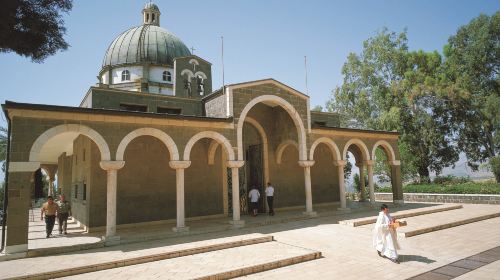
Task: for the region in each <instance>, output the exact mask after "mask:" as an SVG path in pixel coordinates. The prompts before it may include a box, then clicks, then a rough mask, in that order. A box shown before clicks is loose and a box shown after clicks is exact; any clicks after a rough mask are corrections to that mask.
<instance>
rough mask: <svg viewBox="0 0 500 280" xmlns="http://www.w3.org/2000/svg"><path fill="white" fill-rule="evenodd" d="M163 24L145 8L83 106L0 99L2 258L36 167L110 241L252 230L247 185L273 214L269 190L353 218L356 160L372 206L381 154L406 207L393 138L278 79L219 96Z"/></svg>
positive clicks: (107, 58)
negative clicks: (349, 178)
mask: <svg viewBox="0 0 500 280" xmlns="http://www.w3.org/2000/svg"><path fill="white" fill-rule="evenodd" d="M160 19H161V12H160V9H159V8H158V6H157V5H155V4H153V3H148V4H147V5H146V6H145V7H144V9H143V10H142V24H141V25H140V26H137V27H133V28H130V29H128V30H126V31H124V32H123V33H121V34H120V35H118V37H116V39H114V40H113V41H112V42H111V44H110V45H109V47H108V49H107V51H106V52H105V55H104V60H103V63H102V68H101V70H100V72H99V73H98V76H97V78H98V82H97V84H96V85H95V86H91V87H90V88H89V90H88V91H87V93H86V94H85V96H84V97H83V99H82V101H81V103H80V105H79V106H54V105H45V104H43V105H42V104H29V103H18V102H11V101H5V103H4V104H3V105H2V108H3V111H4V114H5V116H6V118H7V120H8V125H9V136H10V141H9V145H8V146H9V150H8V165H7V170H6V173H7V186H6V189H8V191H7V192H6V195H7V196H8V208H7V217H8V218H7V232H6V252H7V253H16V252H26V251H27V250H28V212H29V211H28V210H29V208H30V203H31V201H32V196H33V195H32V193H33V188H34V187H33V178H34V172H35V171H37V170H38V169H40V168H41V169H43V170H45V172H46V174H48V177H49V180H50V186H51V187H50V190H49V192H50V194H53V195H56V194H57V193H61V194H64V195H65V196H66V198H67V200H69V201H70V202H71V205H72V209H73V217H74V219H75V220H76V221H77V222H78V223H79V224H80V225H81V226H82V227H84V228H85V229H86V230H87V231H89V232H97V231H103V232H105V238H106V239H107V240H110V241H113V240H118V239H119V234H117V229H118V230H119V229H121V228H127V227H134V226H143V225H162V224H165V231H170V230H174V231H187V230H189V223H190V221H192V220H200V219H206V220H207V222H209V221H210V219H213V218H222V217H228V224H229V226H230V227H231V226H232V227H244V226H245V225H244V220H243V219H242V218H241V216H242V215H247V214H248V213H249V209H248V208H249V204H250V203H248V192H249V190H250V189H251V188H252V187H254V186H255V187H256V188H257V189H258V190H260V193H261V194H262V196H261V198H260V203H259V208H260V209H259V211H260V212H265V211H266V208H267V205H266V203H265V197H264V191H263V189H264V186H265V184H266V183H267V182H271V183H272V185H273V186H274V187H275V202H274V203H275V208H276V210H277V211H280V210H286V209H303V212H304V215H315V212H314V211H315V207H317V206H320V205H321V206H324V207H327V206H328V205H331V207H332V209H335V210H337V209H340V210H342V211H348V210H349V208H348V204H347V203H346V190H345V189H346V186H345V182H344V181H345V180H344V177H345V176H344V169H345V166H346V164H347V162H348V156H347V155H348V153H349V154H351V155H352V156H354V159H355V162H356V165H357V166H358V167H359V170H360V171H359V173H360V175H361V176H360V178H361V179H360V181H361V182H360V184H361V186H362V188H361V189H362V192H364V190H365V186H366V197H367V199H368V200H370V201H371V202H375V195H374V179H373V177H374V175H373V169H374V160H375V151H376V150H377V149H381V150H382V151H384V152H385V155H386V158H387V164H388V166H389V169H390V174H391V183H392V190H393V199H394V201H395V202H398V203H402V202H403V201H402V199H403V193H402V184H401V174H400V173H401V171H400V161H399V152H398V146H397V142H398V137H399V134H398V133H397V132H389V131H373V130H362V129H350V128H345V127H340V121H339V115H338V114H335V113H324V112H314V111H311V110H310V100H309V96H307V95H306V94H304V93H302V92H300V91H298V90H296V89H294V88H292V87H290V86H287V85H286V84H284V83H282V82H279V81H277V80H274V79H272V78H270V79H262V80H257V81H247V82H241V83H235V84H227V85H224V86H223V87H222V88H220V89H213V88H212V73H211V71H212V70H211V63H210V62H209V61H207V60H205V59H204V58H201V57H198V56H196V55H194V54H193V53H191V52H190V49H189V48H187V47H186V45H185V44H184V43H183V42H182V41H181V39H179V38H178V37H177V36H175V35H174V34H172V33H171V32H169V31H167V30H166V29H164V28H163V27H161V25H160ZM56 177H57V191H56V190H54V182H55V181H56ZM365 177H366V178H367V182H365ZM278 215H279V213H278ZM171 223H175V225H176V226H175V227H174V228H173V229H172V227H171V226H168V227H167V225H168V224H171ZM103 235H104V234H103Z"/></svg>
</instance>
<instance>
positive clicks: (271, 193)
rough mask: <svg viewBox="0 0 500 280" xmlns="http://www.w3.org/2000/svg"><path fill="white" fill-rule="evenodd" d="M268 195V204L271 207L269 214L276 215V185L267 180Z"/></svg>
mask: <svg viewBox="0 0 500 280" xmlns="http://www.w3.org/2000/svg"><path fill="white" fill-rule="evenodd" d="M266 197H267V206H268V207H269V215H270V216H274V207H273V203H274V187H273V186H272V185H271V182H267V187H266Z"/></svg>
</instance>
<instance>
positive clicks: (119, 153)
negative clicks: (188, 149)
mask: <svg viewBox="0 0 500 280" xmlns="http://www.w3.org/2000/svg"><path fill="white" fill-rule="evenodd" d="M139 136H153V137H155V138H157V139H159V140H160V141H162V142H163V144H165V146H167V149H168V151H169V153H170V157H171V160H179V150H178V149H177V145H176V144H175V142H174V140H173V139H172V137H170V136H169V135H168V134H166V133H165V132H163V131H161V130H159V129H157V128H151V127H144V128H138V129H136V130H134V131H132V132H130V133H129V134H127V135H126V136H125V137H123V139H122V141H121V142H120V144H119V145H118V149H117V150H116V160H123V156H124V154H125V149H126V148H127V146H128V144H129V143H130V142H131V141H132V140H134V139H135V138H137V137H139Z"/></svg>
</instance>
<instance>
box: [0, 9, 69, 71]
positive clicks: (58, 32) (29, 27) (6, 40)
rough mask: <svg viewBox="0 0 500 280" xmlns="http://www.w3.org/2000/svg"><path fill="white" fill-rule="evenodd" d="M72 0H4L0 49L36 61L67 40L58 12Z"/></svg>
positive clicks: (52, 52)
mask: <svg viewBox="0 0 500 280" xmlns="http://www.w3.org/2000/svg"><path fill="white" fill-rule="evenodd" d="M71 8H72V0H43V1H39V0H8V1H3V3H2V8H1V9H0V18H1V19H2V20H0V52H11V51H14V52H16V53H17V54H19V55H21V56H26V57H30V58H31V60H32V61H34V62H37V63H40V62H43V61H44V60H45V59H46V58H47V57H48V56H50V55H53V54H55V53H56V52H57V51H58V50H66V49H67V48H68V46H69V45H68V43H67V42H66V41H65V40H64V38H63V35H64V34H65V33H66V28H65V27H64V21H63V20H62V17H61V13H62V12H66V13H67V12H69V11H70V10H71Z"/></svg>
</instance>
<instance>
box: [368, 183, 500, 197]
mask: <svg viewBox="0 0 500 280" xmlns="http://www.w3.org/2000/svg"><path fill="white" fill-rule="evenodd" d="M378 192H385V193H390V192H392V190H391V188H380V189H379V190H378ZM403 192H404V193H445V194H500V184H497V183H479V182H466V183H457V184H451V185H446V184H409V185H406V186H403Z"/></svg>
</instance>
